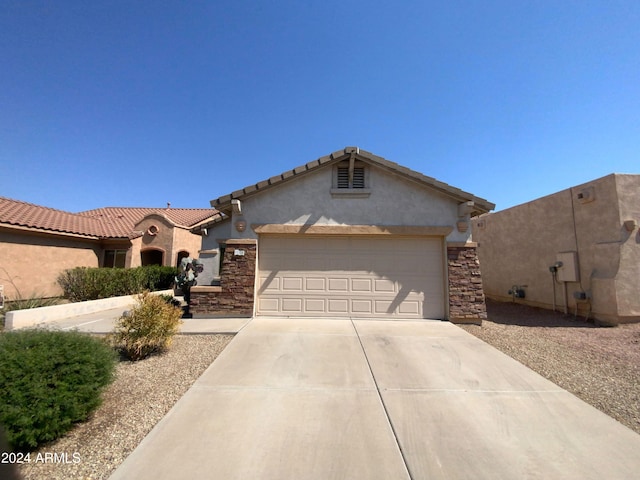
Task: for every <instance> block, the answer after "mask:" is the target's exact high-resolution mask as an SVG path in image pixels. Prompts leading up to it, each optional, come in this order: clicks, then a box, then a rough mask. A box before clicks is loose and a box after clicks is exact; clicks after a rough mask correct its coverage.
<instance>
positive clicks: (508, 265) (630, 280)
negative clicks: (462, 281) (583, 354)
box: [472, 174, 640, 324]
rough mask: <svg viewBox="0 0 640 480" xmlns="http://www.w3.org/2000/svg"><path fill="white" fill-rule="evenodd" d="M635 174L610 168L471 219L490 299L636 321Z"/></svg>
mask: <svg viewBox="0 0 640 480" xmlns="http://www.w3.org/2000/svg"><path fill="white" fill-rule="evenodd" d="M638 222H640V175H620V174H611V175H608V176H605V177H602V178H599V179H596V180H593V181H591V182H588V183H585V184H582V185H578V186H575V187H572V188H569V189H567V190H563V191H561V192H557V193H554V194H552V195H549V196H546V197H542V198H539V199H537V200H533V201H531V202H528V203H525V204H523V205H518V206H515V207H512V208H509V209H506V210H502V211H499V212H495V213H490V214H485V215H482V216H480V217H478V218H474V219H473V221H472V224H473V238H474V240H475V241H477V242H478V257H479V259H480V263H481V264H482V280H483V285H484V290H485V293H486V295H487V296H488V297H490V298H494V299H497V300H507V301H515V302H519V303H525V304H529V305H534V306H538V307H543V308H548V309H552V308H555V309H556V310H558V311H561V312H566V313H569V314H572V315H578V316H580V317H584V318H589V319H596V320H599V321H601V322H603V323H612V324H617V323H625V322H637V321H640V233H638Z"/></svg>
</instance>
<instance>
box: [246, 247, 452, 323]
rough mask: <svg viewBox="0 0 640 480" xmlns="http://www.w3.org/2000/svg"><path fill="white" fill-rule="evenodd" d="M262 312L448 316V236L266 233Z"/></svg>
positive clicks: (260, 261) (260, 299)
mask: <svg viewBox="0 0 640 480" xmlns="http://www.w3.org/2000/svg"><path fill="white" fill-rule="evenodd" d="M258 271H259V274H258V275H259V280H258V305H257V314H258V315H285V316H309V317H359V318H389V317H394V318H432V319H443V318H445V293H444V292H445V289H444V285H445V278H444V259H443V239H442V238H441V237H396V236H386V235H385V236H382V235H378V236H336V235H326V236H321V235H282V236H280V235H261V236H260V239H259V241H258Z"/></svg>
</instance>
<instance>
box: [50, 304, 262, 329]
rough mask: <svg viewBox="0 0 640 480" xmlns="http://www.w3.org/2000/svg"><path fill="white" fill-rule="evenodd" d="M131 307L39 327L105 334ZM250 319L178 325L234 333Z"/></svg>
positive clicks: (190, 320) (191, 320) (189, 320)
mask: <svg viewBox="0 0 640 480" xmlns="http://www.w3.org/2000/svg"><path fill="white" fill-rule="evenodd" d="M132 307H133V305H130V306H127V307H119V308H112V309H109V310H102V311H100V312H94V313H87V314H85V315H77V316H75V317H69V318H65V319H62V320H55V321H51V322H47V323H46V324H42V325H40V326H41V327H44V328H50V329H57V330H79V331H81V332H87V333H99V334H106V333H110V332H112V331H113V327H114V326H115V323H116V320H117V319H118V318H119V317H120V316H121V315H122V313H123V312H125V311H126V310H131V308H132ZM250 320H251V319H249V318H183V319H182V322H183V323H182V325H180V333H182V334H209V333H236V332H238V331H240V330H241V329H242V327H244V326H245V325H246V324H247V323H248V322H249V321H250Z"/></svg>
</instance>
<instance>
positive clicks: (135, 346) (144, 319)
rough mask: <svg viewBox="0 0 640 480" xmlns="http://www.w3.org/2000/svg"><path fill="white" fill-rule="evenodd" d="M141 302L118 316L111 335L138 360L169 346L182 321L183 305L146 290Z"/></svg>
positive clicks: (132, 357) (125, 351)
mask: <svg viewBox="0 0 640 480" xmlns="http://www.w3.org/2000/svg"><path fill="white" fill-rule="evenodd" d="M137 302H138V303H137V305H136V306H134V307H133V309H132V310H131V311H129V312H125V314H123V315H122V316H121V317H120V318H119V319H118V321H117V322H116V326H115V328H114V331H113V333H112V335H111V341H112V342H113V344H114V346H115V347H116V348H118V349H119V350H120V352H122V354H123V355H124V356H125V357H127V358H128V359H130V360H134V361H135V360H141V359H143V358H146V357H148V356H149V355H151V354H152V353H155V352H162V351H164V350H166V349H167V348H169V346H170V345H171V341H172V339H173V336H174V335H175V334H176V333H178V329H179V327H180V324H181V323H182V320H181V317H182V309H181V308H179V307H175V306H173V305H171V304H169V303H167V302H166V301H165V300H164V299H163V298H161V297H159V296H158V295H152V294H150V293H149V292H144V293H142V294H140V295H138V298H137Z"/></svg>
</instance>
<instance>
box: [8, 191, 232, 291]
mask: <svg viewBox="0 0 640 480" xmlns="http://www.w3.org/2000/svg"><path fill="white" fill-rule="evenodd" d="M218 216H220V214H219V213H218V212H216V211H215V210H212V209H210V208H198V209H185V208H169V206H168V207H167V208H127V207H107V208H100V209H97V210H89V211H86V212H80V213H70V212H65V211H61V210H56V209H53V208H48V207H44V206H40V205H34V204H31V203H27V202H22V201H20V200H14V199H10V198H4V197H0V285H3V286H4V294H5V295H6V296H7V298H17V296H18V292H17V291H16V289H15V287H17V289H18V290H19V293H20V294H21V295H22V296H23V297H29V296H31V295H36V296H56V295H60V293H61V290H60V288H59V287H58V285H57V284H56V278H57V277H58V275H59V273H60V272H62V271H63V270H65V269H67V268H74V267H79V266H86V267H137V266H140V265H151V264H157V265H171V266H176V265H177V264H178V263H179V261H180V259H181V258H182V257H183V256H189V255H191V256H197V252H198V250H199V249H200V244H201V239H200V236H199V235H198V234H195V233H193V232H191V231H190V229H191V228H193V227H194V226H197V225H198V224H199V223H201V222H206V221H210V220H212V219H214V218H216V217H218Z"/></svg>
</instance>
